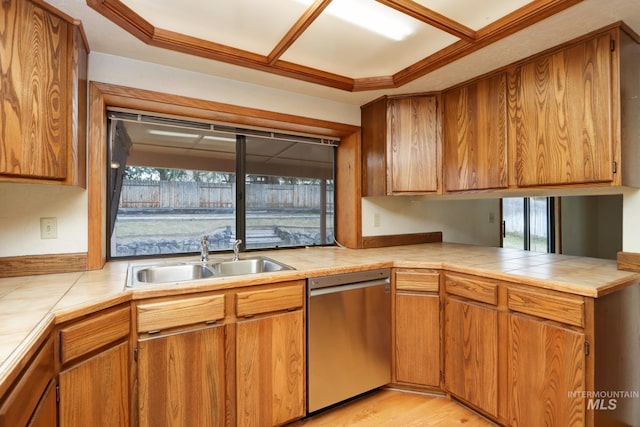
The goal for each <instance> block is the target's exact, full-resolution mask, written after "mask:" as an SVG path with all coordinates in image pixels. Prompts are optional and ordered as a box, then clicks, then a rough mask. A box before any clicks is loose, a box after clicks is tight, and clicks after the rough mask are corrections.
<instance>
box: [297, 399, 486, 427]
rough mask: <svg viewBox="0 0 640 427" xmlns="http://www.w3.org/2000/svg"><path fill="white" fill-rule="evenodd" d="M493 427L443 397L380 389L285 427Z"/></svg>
mask: <svg viewBox="0 0 640 427" xmlns="http://www.w3.org/2000/svg"><path fill="white" fill-rule="evenodd" d="M294 426H295V427H298V426H304V427H325V426H326V427H337V426H349V427H354V426H355V427H374V426H375V427H400V426H402V427H418V426H429V427H432V426H437V427H453V426H465V427H489V426H491V427H493V426H495V424H493V423H491V422H489V421H487V420H486V419H485V418H483V417H481V416H479V415H477V414H476V413H474V412H471V411H469V410H468V409H465V408H464V407H463V406H461V405H460V404H459V403H457V402H455V401H453V400H450V399H447V398H446V397H438V396H429V395H423V394H417V393H409V392H401V391H396V390H381V391H378V392H376V393H374V394H371V395H367V396H365V397H363V398H360V399H358V400H354V401H352V402H349V403H348V404H345V405H343V406H339V407H336V408H334V409H331V410H328V411H327V412H323V413H320V414H318V415H315V416H313V417H310V418H307V419H305V420H301V421H297V422H295V423H292V424H289V425H288V426H287V427H294Z"/></svg>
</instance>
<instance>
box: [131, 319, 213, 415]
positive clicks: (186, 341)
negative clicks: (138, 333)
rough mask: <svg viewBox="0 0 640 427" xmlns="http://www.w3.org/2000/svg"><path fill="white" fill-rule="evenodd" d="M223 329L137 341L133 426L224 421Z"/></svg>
mask: <svg viewBox="0 0 640 427" xmlns="http://www.w3.org/2000/svg"><path fill="white" fill-rule="evenodd" d="M225 374H226V369H225V327H224V326H223V325H221V326H213V327H205V328H201V329H195V330H187V331H181V332H178V333H169V334H167V335H161V336H157V337H153V336H152V337H149V338H144V339H140V340H138V425H139V426H140V427H146V426H149V427H154V426H211V427H214V426H224V425H225Z"/></svg>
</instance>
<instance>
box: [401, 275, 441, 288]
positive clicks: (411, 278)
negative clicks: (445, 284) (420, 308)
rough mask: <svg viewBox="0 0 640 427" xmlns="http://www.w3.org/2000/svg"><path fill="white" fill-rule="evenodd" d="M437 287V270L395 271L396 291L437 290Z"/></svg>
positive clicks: (438, 282) (438, 278) (438, 277)
mask: <svg viewBox="0 0 640 427" xmlns="http://www.w3.org/2000/svg"><path fill="white" fill-rule="evenodd" d="M439 289H440V273H438V272H437V271H430V270H426V271H418V270H397V271H396V290H397V291H416V292H438V290H439Z"/></svg>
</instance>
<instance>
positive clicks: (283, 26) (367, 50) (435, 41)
mask: <svg viewBox="0 0 640 427" xmlns="http://www.w3.org/2000/svg"><path fill="white" fill-rule="evenodd" d="M46 1H47V2H48V3H50V4H51V5H53V6H54V7H56V8H58V9H60V10H61V11H63V12H65V13H66V14H68V15H69V16H71V17H73V18H75V19H78V20H80V21H82V23H83V27H84V30H85V32H86V34H87V38H88V41H89V45H90V48H91V51H92V52H102V53H107V54H112V55H118V56H122V57H129V58H135V59H139V60H143V61H148V62H153V63H158V64H163V65H168V66H173V67H178V68H183V69H187V70H191V71H196V72H200V73H205V74H211V75H215V76H218V77H223V78H228V79H234V80H239V81H244V82H250V83H254V84H259V85H263V86H267V87H274V88H278V89H284V90H290V91H294V92H298V93H301V94H306V95H311V96H317V97H321V98H326V99H331V100H335V101H338V102H344V103H348V104H354V105H362V104H364V103H366V102H368V101H370V100H372V99H374V98H376V97H378V96H380V95H381V94H396V93H414V92H424V91H432V90H441V89H444V88H446V87H448V86H451V85H454V84H456V83H459V82H461V81H464V80H467V79H469V78H472V77H474V76H476V75H479V74H482V73H485V72H488V71H491V70H493V69H495V68H498V67H500V66H503V65H507V64H509V63H511V62H514V61H516V60H518V59H521V58H524V57H526V56H529V55H531V54H533V53H536V52H538V51H541V50H544V49H546V48H549V47H552V46H554V45H556V44H559V43H562V42H564V41H567V40H570V39H572V38H575V37H577V36H580V35H582V34H585V33H587V32H589V31H592V30H596V29H598V28H601V27H603V26H605V25H609V24H611V23H614V22H617V21H624V22H626V23H627V25H629V26H630V27H631V28H632V29H633V30H635V31H636V32H638V33H640V0H584V1H582V2H580V3H578V4H576V5H574V6H571V7H569V8H568V9H566V10H564V11H562V12H560V13H558V14H556V15H554V16H551V17H549V18H547V19H545V20H543V21H540V22H538V23H536V24H534V25H532V26H530V27H528V28H525V29H524V30H521V31H520V32H517V33H515V34H513V35H511V36H508V37H506V38H504V39H502V40H499V41H498V42H496V43H494V44H492V45H490V46H487V47H485V48H483V49H481V50H479V51H476V52H474V53H472V54H470V55H468V56H466V57H464V58H462V59H459V60H457V61H455V62H453V63H451V64H449V65H446V66H444V67H442V68H439V69H436V70H435V71H432V72H430V73H428V74H426V75H424V76H422V77H419V78H417V79H415V80H413V81H411V82H409V83H407V84H405V85H403V86H401V87H398V88H393V89H382V90H374V91H363V92H348V91H345V90H341V89H334V88H331V87H325V86H320V85H318V84H314V83H308V82H305V81H301V80H297V79H292V78H288V77H283V76H279V75H274V74H270V73H267V72H264V71H258V70H254V69H250V68H245V67H240V66H237V65H231V64H228V63H223V62H218V61H213V60H209V59H205V58H201V57H197V56H192V55H187V54H183V53H178V52H174V51H170V50H166V49H162V48H158V47H153V46H149V45H146V44H144V43H143V42H142V41H140V40H138V39H137V38H135V37H134V36H132V35H131V34H129V33H127V32H126V31H124V30H123V29H121V28H120V27H119V26H117V25H115V24H114V23H112V22H111V21H109V20H108V19H106V18H105V17H103V16H102V15H101V14H99V13H97V12H96V11H95V10H94V9H92V8H91V7H89V6H87V4H86V0H46ZM363 1H369V2H371V3H374V4H377V5H379V6H381V7H386V6H382V5H381V4H379V3H376V2H374V1H373V0H363ZM122 2H123V3H125V4H126V5H127V6H129V7H130V8H131V9H133V10H134V11H136V13H138V14H140V15H143V16H144V18H145V19H146V20H147V21H149V22H150V23H152V24H153V25H154V26H155V27H156V28H163V29H166V30H171V31H175V32H178V33H183V34H186V35H190V36H194V37H198V38H201V39H204V40H211V41H215V42H216V43H220V44H224V45H229V46H233V47H234V48H238V49H243V50H246V51H249V52H253V53H257V54H260V55H268V54H269V52H271V50H272V49H273V48H274V46H275V45H276V44H277V43H278V41H279V40H281V39H282V37H283V36H284V35H285V33H286V32H287V31H288V29H289V28H290V27H291V26H292V25H293V24H294V23H295V22H296V20H297V19H298V18H299V17H300V16H301V14H302V13H304V11H305V10H306V8H307V7H308V6H307V5H308V4H309V3H310V2H309V1H305V0H269V1H265V0H216V1H212V0H209V1H204V0H182V1H180V2H176V1H170V0H122ZM416 3H419V4H421V5H423V6H425V7H428V8H429V9H431V10H434V11H436V12H438V13H441V14H443V15H445V16H447V17H449V18H451V19H453V20H455V21H457V22H459V23H461V24H463V25H465V26H467V27H469V28H471V29H473V30H477V29H480V28H482V27H484V26H485V25H487V23H488V22H493V21H495V20H496V19H498V18H500V17H502V16H504V15H505V14H507V13H509V12H511V11H513V10H514V9H516V8H518V7H520V6H521V5H523V4H526V3H528V2H527V1H524V0H483V1H482V2H478V1H477V0H416ZM479 5H482V10H479V7H480V6H479ZM393 13H394V14H397V15H400V18H402V19H404V20H408V22H409V25H410V26H412V27H414V31H415V33H414V34H413V35H410V36H408V37H407V38H406V39H405V40H403V41H402V42H401V43H397V42H394V41H391V40H388V39H385V38H384V37H382V36H379V35H376V34H374V33H371V32H368V31H364V30H361V29H360V30H358V29H357V28H355V27H353V26H350V25H347V24H345V23H343V22H340V20H339V18H336V17H335V16H333V15H331V14H329V13H328V9H327V10H325V13H323V14H321V15H320V16H319V17H318V18H317V19H316V20H315V21H314V22H313V23H312V25H310V26H309V28H308V29H307V30H306V31H304V32H303V33H302V35H301V36H300V37H299V38H298V39H297V40H296V41H295V42H294V43H293V44H292V45H291V46H290V47H289V48H288V49H287V50H285V51H284V53H283V55H282V57H281V59H282V60H286V61H290V62H293V63H296V64H302V65H304V66H307V67H312V68H317V69H319V70H323V71H327V72H330V73H335V74H338V75H343V76H348V77H350V78H366V77H372V76H384V75H390V74H392V73H395V72H397V71H398V70H401V69H403V68H405V67H407V66H409V65H411V64H414V63H415V62H416V61H419V60H420V59H422V58H425V57H426V56H428V55H430V54H431V53H433V52H435V51H437V50H439V49H441V48H442V47H444V46H447V45H448V44H451V43H452V42H455V41H457V40H458V39H457V38H456V37H454V36H452V35H451V34H448V33H446V32H444V31H442V30H438V29H436V28H434V27H431V26H428V25H425V24H424V23H423V22H418V21H416V20H415V19H413V18H411V17H408V16H406V15H403V14H401V13H400V12H395V11H393ZM412 21H415V22H412Z"/></svg>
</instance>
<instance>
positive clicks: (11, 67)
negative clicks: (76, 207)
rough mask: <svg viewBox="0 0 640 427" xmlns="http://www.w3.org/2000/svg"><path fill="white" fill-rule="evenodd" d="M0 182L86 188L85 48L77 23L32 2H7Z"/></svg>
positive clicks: (0, 107)
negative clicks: (53, 183) (26, 182)
mask: <svg viewBox="0 0 640 427" xmlns="http://www.w3.org/2000/svg"><path fill="white" fill-rule="evenodd" d="M3 9H4V12H3V15H4V21H5V22H6V23H7V26H6V28H4V30H3V34H4V36H3V37H2V39H1V40H0V52H1V53H2V57H3V63H2V67H3V70H2V73H1V76H0V80H1V83H2V88H3V90H2V92H1V93H0V111H1V112H2V119H1V120H0V129H1V132H0V180H18V181H33V182H55V183H61V184H70V185H79V186H84V185H85V181H86V177H85V175H86V173H85V171H84V169H85V165H86V160H85V155H86V137H85V134H86V107H87V87H86V86H87V46H86V45H85V43H84V39H83V37H82V35H81V31H80V29H79V27H78V26H76V25H74V24H73V23H71V22H67V21H66V20H65V18H64V15H61V14H57V13H55V10H53V8H47V9H45V8H43V7H41V6H39V5H36V4H34V3H32V2H31V1H29V0H10V1H7V2H4V3H3Z"/></svg>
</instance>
